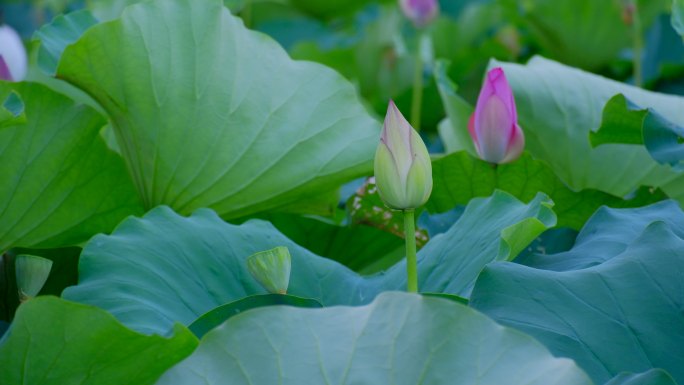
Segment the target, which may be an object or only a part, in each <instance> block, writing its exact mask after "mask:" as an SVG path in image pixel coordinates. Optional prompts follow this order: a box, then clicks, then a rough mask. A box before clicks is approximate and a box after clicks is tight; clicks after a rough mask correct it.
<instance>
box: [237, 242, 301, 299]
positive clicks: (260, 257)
mask: <svg viewBox="0 0 684 385" xmlns="http://www.w3.org/2000/svg"><path fill="white" fill-rule="evenodd" d="M291 264H292V260H291V257H290V251H289V250H288V249H287V247H285V246H278V247H276V248H274V249H271V250H266V251H262V252H259V253H256V254H252V255H251V256H249V257H248V258H247V269H248V270H249V273H250V274H252V277H254V279H256V280H257V282H259V283H260V284H261V286H263V288H264V289H266V290H267V291H268V292H269V293H273V294H285V293H287V286H288V285H289V283H290V268H291Z"/></svg>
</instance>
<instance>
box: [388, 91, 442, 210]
mask: <svg viewBox="0 0 684 385" xmlns="http://www.w3.org/2000/svg"><path fill="white" fill-rule="evenodd" d="M375 182H376V184H377V186H378V193H379V194H380V198H382V200H383V201H384V202H385V204H386V205H387V206H389V207H391V208H393V209H398V210H405V209H415V208H416V207H419V206H422V205H423V204H425V202H427V200H428V198H429V197H430V193H431V192H432V164H431V163H430V155H429V154H428V151H427V148H426V147H425V143H423V140H422V139H421V138H420V135H418V133H417V132H416V131H415V130H414V129H413V127H411V125H410V124H409V122H407V121H406V119H405V118H404V116H403V115H402V114H401V112H400V111H399V109H398V108H397V106H396V105H395V104H394V102H392V101H390V104H389V107H388V108H387V116H385V123H384V125H383V127H382V135H381V136H380V144H379V145H378V149H377V150H376V152H375Z"/></svg>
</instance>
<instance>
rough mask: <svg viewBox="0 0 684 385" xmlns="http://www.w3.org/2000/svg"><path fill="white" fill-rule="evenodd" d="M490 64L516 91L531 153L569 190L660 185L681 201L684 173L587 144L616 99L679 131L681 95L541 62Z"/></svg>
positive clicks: (641, 154)
mask: <svg viewBox="0 0 684 385" xmlns="http://www.w3.org/2000/svg"><path fill="white" fill-rule="evenodd" d="M490 65H491V66H501V67H503V68H504V70H505V71H506V77H507V78H508V80H509V82H510V84H511V87H513V90H514V93H515V97H516V105H517V107H518V119H519V121H520V125H521V127H522V128H523V130H524V131H525V140H526V148H527V149H528V150H529V151H530V153H531V154H532V155H533V156H535V157H536V158H539V159H543V160H545V161H547V162H548V163H549V165H550V166H551V168H552V169H553V170H554V172H555V173H556V174H557V175H558V176H559V177H560V178H561V179H562V180H563V181H564V182H566V183H567V184H568V185H570V187H571V188H573V189H576V190H581V189H587V188H591V189H597V190H600V191H603V192H607V193H609V194H612V195H616V196H620V197H622V196H626V195H627V194H629V193H630V192H632V191H633V190H635V189H636V188H638V187H639V186H655V187H660V188H661V189H662V190H663V191H664V192H665V193H666V194H668V195H669V196H670V197H673V198H676V199H678V200H680V201H681V202H684V174H682V173H677V172H675V171H673V170H672V169H670V168H669V167H667V166H662V165H659V164H658V163H656V162H655V161H654V160H653V159H651V157H650V156H649V154H648V152H647V151H646V149H645V148H642V147H639V146H630V145H624V144H615V145H604V146H599V147H597V148H594V149H592V148H591V145H590V143H589V132H590V131H592V130H598V128H599V127H600V126H601V116H602V111H603V107H604V106H605V105H606V103H607V102H608V100H609V99H610V98H611V97H613V96H614V95H616V94H618V93H622V94H623V95H625V97H627V98H628V99H629V100H631V101H632V102H634V103H635V104H637V105H639V106H641V107H643V108H652V109H653V110H654V111H655V112H657V113H658V114H659V115H661V116H662V117H664V118H665V119H667V120H669V121H670V122H673V123H675V124H678V125H684V109H682V107H681V106H682V105H684V97H679V96H672V95H665V94H659V93H655V92H650V91H645V90H642V89H639V88H636V87H632V86H629V85H625V84H623V83H619V82H616V81H612V80H609V79H606V78H603V77H600V76H598V75H593V74H590V73H587V72H583V71H580V70H577V69H573V68H570V67H567V66H565V65H562V64H559V63H556V62H553V61H550V60H547V59H544V58H541V57H535V58H533V59H532V60H530V61H529V62H528V64H527V65H520V64H511V63H500V62H495V61H494V62H492V63H491V64H490Z"/></svg>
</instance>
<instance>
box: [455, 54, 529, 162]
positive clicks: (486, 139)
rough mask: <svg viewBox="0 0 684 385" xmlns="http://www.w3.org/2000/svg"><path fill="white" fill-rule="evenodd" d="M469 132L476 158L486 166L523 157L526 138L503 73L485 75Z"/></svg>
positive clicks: (498, 69) (497, 71)
mask: <svg viewBox="0 0 684 385" xmlns="http://www.w3.org/2000/svg"><path fill="white" fill-rule="evenodd" d="M468 131H469V132H470V136H471V137H472V138H473V141H474V142H475V148H476V150H477V153H478V155H479V156H480V158H482V159H483V160H486V161H487V162H490V163H497V164H499V163H509V162H512V161H514V160H516V159H518V157H519V156H520V154H521V153H522V151H523V149H524V147H525V136H524V135H523V131H522V129H521V128H520V126H519V125H518V114H517V112H516V109H515V100H514V99H513V91H512V90H511V87H510V86H509V85H508V81H507V80H506V75H504V72H503V69H501V68H498V67H497V68H494V69H491V70H490V71H489V72H487V76H486V78H485V81H484V85H483V86H482V90H480V96H479V97H478V98H477V106H475V112H474V113H473V115H472V116H471V117H470V121H469V122H468Z"/></svg>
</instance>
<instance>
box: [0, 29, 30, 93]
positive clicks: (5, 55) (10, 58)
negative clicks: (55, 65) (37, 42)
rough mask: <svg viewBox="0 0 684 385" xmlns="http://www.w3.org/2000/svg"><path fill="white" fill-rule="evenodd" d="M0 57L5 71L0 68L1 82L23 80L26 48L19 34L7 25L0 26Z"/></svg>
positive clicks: (25, 68) (25, 65)
mask: <svg viewBox="0 0 684 385" xmlns="http://www.w3.org/2000/svg"><path fill="white" fill-rule="evenodd" d="M0 56H2V63H4V65H3V64H2V63H0V67H4V69H6V71H4V72H3V69H2V68H0V78H2V79H3V80H14V81H20V80H23V79H24V77H25V76H26V70H27V66H28V64H27V63H28V58H27V55H26V48H24V43H22V41H21V38H20V37H19V34H18V33H17V32H16V31H15V30H13V29H12V27H10V26H9V25H0Z"/></svg>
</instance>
